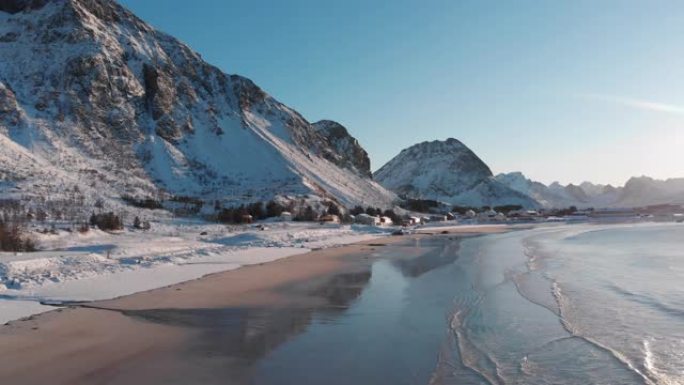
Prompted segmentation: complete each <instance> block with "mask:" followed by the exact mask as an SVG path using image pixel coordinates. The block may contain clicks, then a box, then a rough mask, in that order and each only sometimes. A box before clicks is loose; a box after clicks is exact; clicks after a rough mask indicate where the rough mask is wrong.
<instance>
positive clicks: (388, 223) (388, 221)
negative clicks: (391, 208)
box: [380, 217, 393, 226]
mask: <svg viewBox="0 0 684 385" xmlns="http://www.w3.org/2000/svg"><path fill="white" fill-rule="evenodd" d="M380 224H381V225H383V226H392V224H393V222H392V218H390V217H380Z"/></svg>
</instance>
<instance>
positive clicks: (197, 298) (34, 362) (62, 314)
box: [0, 226, 509, 384]
mask: <svg viewBox="0 0 684 385" xmlns="http://www.w3.org/2000/svg"><path fill="white" fill-rule="evenodd" d="M508 230H509V228H506V227H500V226H493V227H477V228H465V229H463V230H462V231H458V230H455V229H454V228H449V229H439V230H435V231H434V233H442V232H443V231H447V232H448V233H450V234H461V235H463V234H470V235H472V234H482V233H492V232H502V231H508ZM431 236H432V235H431V234H416V235H412V236H404V237H388V238H382V239H379V240H375V241H368V242H363V243H359V244H354V245H349V246H344V247H338V248H332V249H325V250H318V251H313V252H311V253H307V254H303V255H298V256H293V257H289V258H286V259H282V260H278V261H274V262H270V263H266V264H262V265H255V266H248V267H243V268H240V269H238V270H234V271H229V272H225V273H218V274H214V275H210V276H206V277H204V278H201V279H198V280H194V281H189V282H185V283H181V284H178V285H173V286H169V287H166V288H161V289H156V290H152V291H149V292H143V293H138V294H134V295H130V296H126V297H122V298H118V299H114V300H108V301H100V302H93V303H88V304H84V305H82V306H73V307H69V308H65V309H59V310H57V311H53V312H49V313H45V314H41V315H37V316H34V317H31V318H30V319H27V320H21V321H15V322H11V323H10V324H9V325H6V326H2V327H0V356H2V357H3V359H2V360H0V383H2V384H5V383H8V384H10V383H11V384H38V383H51V384H132V383H145V384H162V383H163V384H173V383H178V384H187V383H203V384H211V383H221V384H226V383H228V384H230V383H235V384H241V383H249V379H250V378H251V376H252V374H253V373H252V372H251V368H252V366H253V364H254V362H256V361H257V360H258V359H259V358H260V357H262V356H263V355H264V354H265V353H266V352H268V351H269V350H271V349H273V348H274V347H276V346H278V345H280V344H282V343H283V342H284V341H286V340H287V339H288V338H291V336H293V335H296V334H297V333H299V332H301V331H302V330H304V329H306V328H307V326H308V325H309V324H310V322H311V318H312V315H313V314H314V312H316V314H326V313H327V314H331V315H334V314H335V313H336V312H341V311H344V309H346V307H347V306H348V305H349V303H350V302H351V301H353V300H354V299H355V298H357V297H358V296H359V295H360V293H361V292H362V291H363V288H364V287H365V285H366V284H367V282H368V281H369V279H370V276H371V265H372V264H373V262H374V261H376V260H377V259H379V258H392V259H397V260H399V261H398V263H400V264H404V265H405V266H404V267H405V268H406V269H407V271H410V272H411V273H412V274H421V273H422V272H423V271H425V269H426V268H429V266H430V264H431V263H435V262H436V261H432V260H430V259H429V258H427V259H425V258H424V259H423V260H420V257H421V255H423V254H424V250H423V248H422V247H421V244H420V242H421V239H424V238H426V237H431ZM388 244H393V247H394V246H397V247H401V253H400V255H398V254H397V253H394V254H393V255H387V254H383V248H384V246H385V245H388ZM414 259H415V260H416V261H417V262H411V261H413V260H414ZM426 266H427V267H426ZM404 267H403V268H404Z"/></svg>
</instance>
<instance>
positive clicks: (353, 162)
mask: <svg viewBox="0 0 684 385" xmlns="http://www.w3.org/2000/svg"><path fill="white" fill-rule="evenodd" d="M313 126H314V128H316V130H317V131H318V132H319V133H320V134H321V135H323V136H324V137H325V138H326V140H327V142H328V143H327V148H329V149H330V150H331V151H329V152H327V153H325V154H323V155H324V156H325V157H326V159H328V160H329V161H331V162H333V163H335V164H337V165H338V166H340V167H343V168H347V169H351V170H355V171H356V172H357V173H358V174H359V175H362V176H364V177H367V178H372V177H373V173H371V170H370V158H369V157H368V153H367V152H366V150H364V149H363V147H361V145H360V144H359V141H358V140H356V138H354V137H353V136H351V135H350V134H349V132H348V131H347V129H346V128H345V127H344V126H342V125H341V124H339V123H337V122H333V121H332V120H321V121H319V122H316V123H314V124H313Z"/></svg>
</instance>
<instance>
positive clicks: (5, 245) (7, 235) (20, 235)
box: [0, 221, 36, 251]
mask: <svg viewBox="0 0 684 385" xmlns="http://www.w3.org/2000/svg"><path fill="white" fill-rule="evenodd" d="M0 250H2V251H35V250H36V245H35V243H34V241H33V240H32V239H31V238H30V237H28V236H26V235H25V228H24V226H23V225H22V224H20V223H17V222H13V223H12V222H5V221H0Z"/></svg>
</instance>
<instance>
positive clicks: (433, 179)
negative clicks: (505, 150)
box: [374, 138, 536, 207]
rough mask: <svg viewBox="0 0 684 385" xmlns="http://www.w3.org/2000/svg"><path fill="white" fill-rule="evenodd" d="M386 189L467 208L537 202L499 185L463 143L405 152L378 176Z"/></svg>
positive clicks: (428, 145)
mask: <svg viewBox="0 0 684 385" xmlns="http://www.w3.org/2000/svg"><path fill="white" fill-rule="evenodd" d="M374 177H375V179H376V180H377V181H378V182H379V183H380V184H382V185H383V186H385V187H386V188H388V189H390V190H392V191H394V192H396V193H398V194H400V195H404V196H406V197H409V198H423V199H434V200H439V201H444V202H448V203H451V204H459V205H466V206H484V205H491V206H494V205H503V204H521V205H523V206H526V207H534V206H535V205H536V203H535V202H534V201H533V200H532V199H529V198H527V197H526V196H524V195H523V194H521V193H519V192H517V191H514V190H512V189H510V188H508V187H506V186H504V185H503V184H501V183H499V182H498V181H496V180H495V179H494V178H493V177H492V172H491V170H490V169H489V167H488V166H487V165H486V164H485V163H484V162H483V161H482V160H481V159H480V158H479V157H478V156H477V155H476V154H475V153H474V152H473V151H471V150H470V149H469V148H468V147H467V146H466V145H464V144H463V143H462V142H461V141H459V140H457V139H454V138H449V139H447V140H443V141H441V140H435V141H426V142H422V143H418V144H415V145H413V146H411V147H408V148H406V149H404V150H402V151H401V152H400V153H399V154H398V155H397V156H395V157H394V158H392V160H390V161H389V162H387V164H385V165H384V166H382V167H381V168H380V169H379V170H378V171H377V172H376V173H375V174H374Z"/></svg>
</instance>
